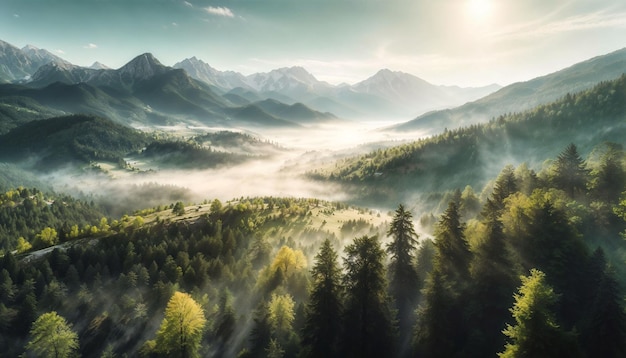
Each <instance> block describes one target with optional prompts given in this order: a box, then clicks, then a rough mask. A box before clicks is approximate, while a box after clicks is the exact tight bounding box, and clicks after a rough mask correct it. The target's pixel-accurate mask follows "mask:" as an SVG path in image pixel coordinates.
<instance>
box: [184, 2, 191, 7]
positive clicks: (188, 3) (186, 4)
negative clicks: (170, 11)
mask: <svg viewBox="0 0 626 358" xmlns="http://www.w3.org/2000/svg"><path fill="white" fill-rule="evenodd" d="M183 4H185V6H188V7H193V4H192V3H190V2H189V1H183Z"/></svg>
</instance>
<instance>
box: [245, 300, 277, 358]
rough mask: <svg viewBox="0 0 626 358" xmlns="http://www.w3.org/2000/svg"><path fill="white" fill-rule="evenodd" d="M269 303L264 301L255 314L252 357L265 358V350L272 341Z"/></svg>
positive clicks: (251, 339)
mask: <svg viewBox="0 0 626 358" xmlns="http://www.w3.org/2000/svg"><path fill="white" fill-rule="evenodd" d="M269 316H270V314H269V309H268V306H267V303H266V302H264V301H262V302H261V303H260V304H259V306H258V307H257V309H256V310H255V312H254V318H253V326H252V330H251V331H250V352H249V353H250V356H251V357H258V358H261V357H265V356H266V352H265V349H266V348H267V347H268V346H269V344H270V341H271V339H272V327H271V325H270V320H269Z"/></svg>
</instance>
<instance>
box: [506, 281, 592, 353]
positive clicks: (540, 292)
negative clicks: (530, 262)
mask: <svg viewBox="0 0 626 358" xmlns="http://www.w3.org/2000/svg"><path fill="white" fill-rule="evenodd" d="M521 279H522V285H521V286H520V287H519V290H518V292H519V293H517V294H515V295H514V297H515V304H514V305H513V307H512V308H511V313H512V314H513V319H514V320H515V325H507V327H506V329H505V330H504V331H503V333H504V335H505V336H507V337H508V338H509V343H507V344H506V346H505V350H504V352H502V353H499V354H498V355H499V356H500V357H506V358H510V357H555V358H556V357H577V356H580V351H579V349H578V347H577V344H576V340H575V336H574V335H573V334H571V333H568V332H565V331H564V330H563V329H561V328H560V327H559V325H558V324H557V323H556V319H555V317H554V313H553V311H552V308H553V306H554V304H555V303H556V301H557V300H558V295H557V294H556V293H554V290H553V289H552V287H550V285H548V284H547V282H546V275H545V274H544V273H543V272H541V271H539V270H536V269H532V270H530V275H529V276H521Z"/></svg>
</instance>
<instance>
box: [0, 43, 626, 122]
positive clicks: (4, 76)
mask: <svg viewBox="0 0 626 358" xmlns="http://www.w3.org/2000/svg"><path fill="white" fill-rule="evenodd" d="M624 72H626V49H624V50H620V51H616V52H613V53H610V54H608V55H604V56H599V57H596V58H593V59H590V60H588V61H585V62H581V63H579V64H576V65H574V66H571V67H569V68H566V69H564V70H561V71H558V72H555V73H553V74H549V75H546V76H543V77H539V78H536V79H533V80H530V81H527V82H521V83H515V84H512V85H510V86H507V87H504V88H500V86H498V85H490V86H485V87H478V88H461V87H456V86H436V85H433V84H430V83H428V82H426V81H424V80H422V79H420V78H418V77H415V76H413V75H410V74H407V73H403V72H396V71H391V70H387V69H383V70H380V71H378V72H377V73H376V74H374V75H373V76H372V77H370V78H368V79H366V80H364V81H361V82H359V83H356V84H354V85H345V84H344V85H338V86H335V85H331V84H329V83H327V82H323V81H319V80H317V79H316V78H315V76H313V75H312V74H311V73H309V72H307V71H306V70H305V69H304V68H302V67H285V68H279V69H276V70H273V71H270V72H267V73H255V74H252V75H248V76H244V75H243V74H241V73H237V72H233V71H219V70H217V69H215V68H213V67H211V66H210V65H209V64H207V63H205V62H203V61H202V60H199V59H198V58H196V57H192V58H188V59H185V60H183V61H181V62H179V63H177V64H175V65H174V66H173V67H168V66H165V65H163V64H161V63H160V62H159V61H158V60H157V59H156V58H154V56H152V55H151V54H149V53H145V54H142V55H139V56H137V57H136V58H134V59H133V60H131V61H130V62H128V63H127V64H126V65H124V66H122V67H120V68H119V69H110V68H108V67H106V66H104V65H102V64H100V63H98V62H96V63H94V64H93V65H92V66H90V67H81V66H76V65H73V64H71V63H69V62H67V61H65V60H63V59H61V58H59V57H57V56H55V55H54V54H52V53H50V52H48V51H46V50H42V49H37V48H35V47H32V46H26V47H24V48H23V49H19V48H17V47H15V46H12V45H10V44H8V43H6V42H2V41H0V133H3V132H5V131H7V130H8V129H11V128H14V127H16V126H18V125H19V124H20V123H24V122H28V121H30V120H33V119H43V118H49V117H52V116H59V115H64V114H68V113H86V114H94V115H98V116H103V117H108V118H111V119H113V120H115V121H117V122H120V123H123V124H127V125H150V124H156V125H163V124H172V123H183V124H193V125H204V126H223V127H241V126H243V127H251V126H252V127H255V126H263V127H266V126H269V127H298V126H303V125H304V126H306V125H309V124H312V123H318V122H328V121H337V120H339V118H358V119H368V118H373V119H381V118H383V119H386V120H390V121H391V120H398V119H399V118H407V117H411V116H417V115H418V114H419V113H424V112H425V111H430V112H427V113H425V114H421V115H419V116H417V117H416V118H415V119H414V120H411V121H409V122H405V123H402V124H400V125H396V126H394V127H391V128H387V129H390V130H396V131H420V132H422V133H431V134H432V133H438V132H440V131H443V130H444V129H445V128H448V129H452V128H457V127H460V126H466V125H471V124H475V123H482V122H485V121H488V120H490V119H491V118H494V117H497V116H499V115H502V114H506V113H510V112H519V111H523V110H525V109H528V108H532V107H533V106H536V105H540V104H543V103H548V102H550V101H553V100H555V99H557V98H560V97H562V96H564V95H565V94H566V93H568V92H569V93H574V92H577V91H580V90H584V89H587V88H590V87H591V86H593V85H595V84H597V83H598V82H601V81H605V80H611V79H615V78H617V77H619V76H620V74H622V73H624ZM1 83H4V84H1ZM455 106H458V107H455Z"/></svg>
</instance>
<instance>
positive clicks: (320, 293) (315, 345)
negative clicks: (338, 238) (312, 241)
mask: <svg viewBox="0 0 626 358" xmlns="http://www.w3.org/2000/svg"><path fill="white" fill-rule="evenodd" d="M311 276H312V277H313V285H312V288H311V296H310V301H309V303H308V305H307V311H306V322H305V325H304V329H303V343H304V345H305V346H306V347H307V352H308V355H309V356H310V357H338V356H339V350H338V348H339V347H338V343H339V342H338V340H339V337H340V332H341V322H340V320H339V319H338V317H341V315H342V304H341V297H340V294H341V291H340V289H341V282H340V280H341V269H340V268H339V264H338V263H337V253H336V252H335V250H334V249H333V247H332V245H331V243H330V240H329V239H326V240H324V243H322V247H321V248H320V251H319V252H318V254H317V255H316V256H315V265H314V266H313V269H312V270H311Z"/></svg>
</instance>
